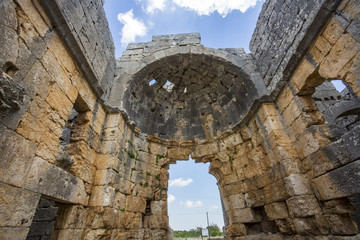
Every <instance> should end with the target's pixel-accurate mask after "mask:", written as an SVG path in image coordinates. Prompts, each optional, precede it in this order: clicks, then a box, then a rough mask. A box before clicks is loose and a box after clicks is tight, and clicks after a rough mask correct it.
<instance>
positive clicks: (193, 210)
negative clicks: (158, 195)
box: [168, 156, 224, 239]
mask: <svg viewBox="0 0 360 240" xmlns="http://www.w3.org/2000/svg"><path fill="white" fill-rule="evenodd" d="M209 166H210V163H195V161H194V160H193V159H192V158H191V156H189V160H187V161H177V162H176V164H171V165H170V169H169V175H170V178H169V188H168V215H169V225H170V227H171V229H173V231H174V238H175V239H176V237H197V236H200V234H201V232H200V231H201V229H206V228H207V227H208V225H209V226H210V234H211V236H216V235H218V236H222V234H223V230H222V229H223V227H224V216H223V208H222V203H221V197H220V193H219V188H218V186H217V179H216V178H215V177H214V176H212V175H211V174H209ZM195 235H196V236H195Z"/></svg>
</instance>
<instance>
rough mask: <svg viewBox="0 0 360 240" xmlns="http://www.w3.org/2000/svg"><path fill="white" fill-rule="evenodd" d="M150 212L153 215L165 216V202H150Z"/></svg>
mask: <svg viewBox="0 0 360 240" xmlns="http://www.w3.org/2000/svg"><path fill="white" fill-rule="evenodd" d="M150 211H151V214H153V215H167V202H166V201H151V203H150Z"/></svg>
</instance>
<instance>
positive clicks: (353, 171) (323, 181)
mask: <svg viewBox="0 0 360 240" xmlns="http://www.w3.org/2000/svg"><path fill="white" fill-rule="evenodd" d="M359 171H360V160H358V161H355V162H352V163H350V164H348V165H346V166H343V167H341V168H337V169H335V170H333V171H331V172H329V173H327V174H324V175H322V176H320V177H318V178H315V179H314V180H313V182H314V184H315V186H316V189H317V191H318V192H319V194H320V197H321V198H322V199H323V200H330V199H334V198H341V197H347V196H350V195H352V194H354V193H358V192H360V185H359V184H358V183H359V182H360V175H359V174H358V173H359Z"/></svg>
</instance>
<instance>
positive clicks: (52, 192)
mask: <svg viewBox="0 0 360 240" xmlns="http://www.w3.org/2000/svg"><path fill="white" fill-rule="evenodd" d="M25 188H27V189H29V190H31V191H34V192H38V193H41V194H43V195H45V196H49V197H53V198H57V199H60V200H63V201H67V202H72V203H81V204H86V202H87V196H86V193H85V187H84V183H83V181H81V180H80V179H79V178H77V177H75V176H73V175H71V174H70V173H68V172H66V171H64V170H62V169H61V168H59V167H56V166H54V165H52V164H50V163H48V162H46V161H45V160H43V159H41V158H39V157H35V159H34V162H33V164H32V165H31V168H30V171H29V173H28V175H27V177H26V180H25Z"/></svg>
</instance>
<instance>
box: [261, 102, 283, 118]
mask: <svg viewBox="0 0 360 240" xmlns="http://www.w3.org/2000/svg"><path fill="white" fill-rule="evenodd" d="M257 114H258V116H259V118H260V120H261V121H262V122H264V121H265V120H266V118H267V117H269V116H279V112H278V110H277V108H276V105H275V104H273V103H263V104H261V106H260V108H259V110H258V113H257Z"/></svg>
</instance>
